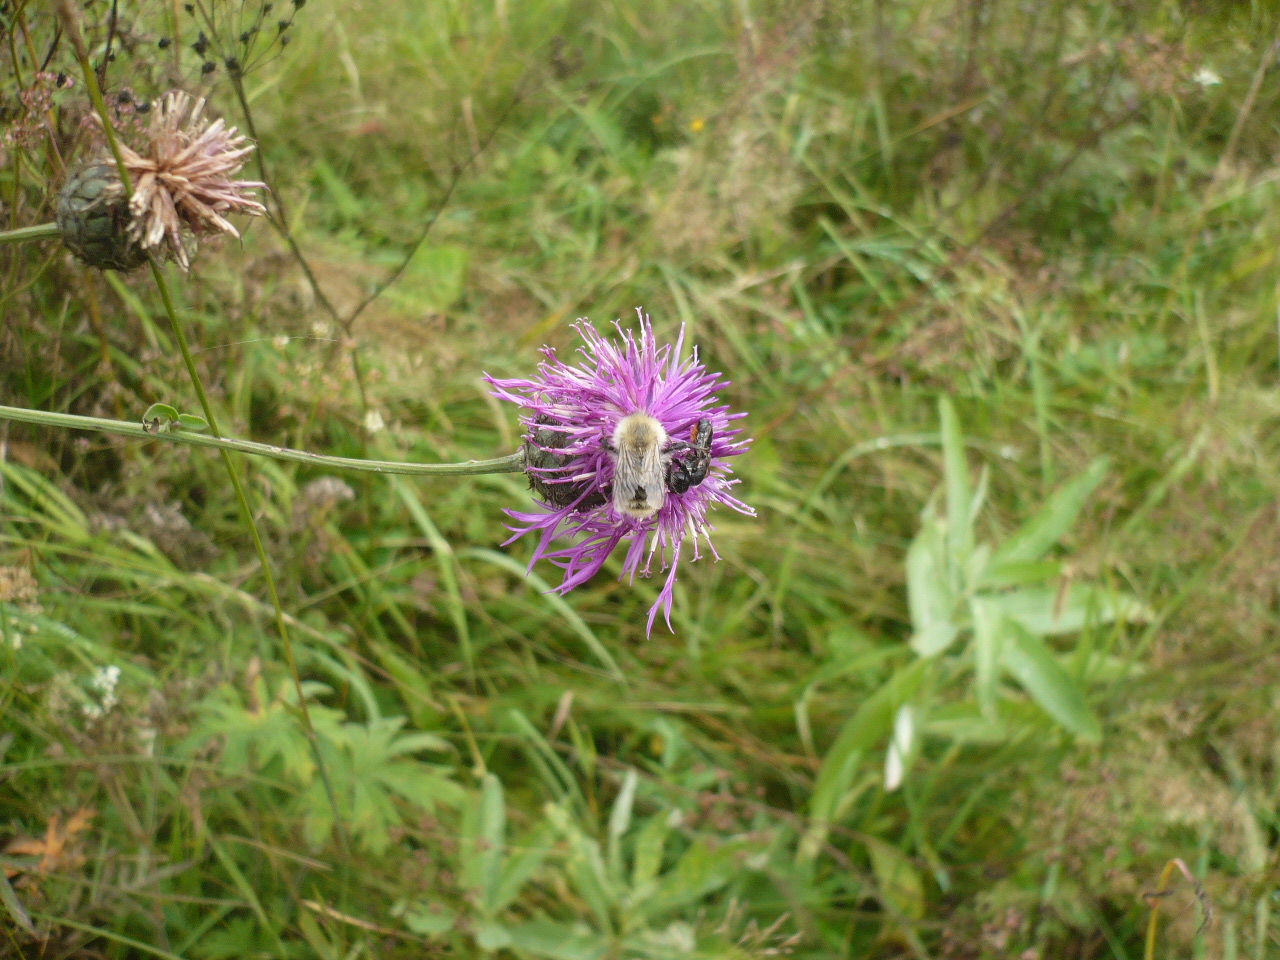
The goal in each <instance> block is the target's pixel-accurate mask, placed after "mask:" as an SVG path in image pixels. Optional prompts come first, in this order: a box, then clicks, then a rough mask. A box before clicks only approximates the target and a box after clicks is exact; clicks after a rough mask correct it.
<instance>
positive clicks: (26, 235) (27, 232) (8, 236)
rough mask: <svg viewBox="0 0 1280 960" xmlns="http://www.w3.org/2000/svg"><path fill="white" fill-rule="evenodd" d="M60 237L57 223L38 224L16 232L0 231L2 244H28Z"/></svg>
mask: <svg viewBox="0 0 1280 960" xmlns="http://www.w3.org/2000/svg"><path fill="white" fill-rule="evenodd" d="M57 235H58V225H57V224H56V223H38V224H36V225H35V226H34V227H18V229H16V230H0V243H27V242H28V241H30V240H47V239H49V237H56V236H57Z"/></svg>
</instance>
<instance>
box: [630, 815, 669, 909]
mask: <svg viewBox="0 0 1280 960" xmlns="http://www.w3.org/2000/svg"><path fill="white" fill-rule="evenodd" d="M670 831H671V825H670V821H669V820H668V815H667V814H666V813H664V812H659V813H657V814H655V815H654V816H653V817H652V818H651V819H650V820H649V822H648V823H646V824H645V825H644V827H643V828H641V830H640V834H639V836H637V837H636V841H635V843H636V849H635V854H634V859H633V861H632V864H631V893H632V896H634V897H636V898H637V899H643V898H644V897H647V896H648V895H649V893H651V892H652V891H651V890H649V889H647V888H648V887H649V885H650V883H651V882H652V881H653V879H654V878H655V877H656V876H657V875H658V871H659V870H661V869H662V857H663V852H664V851H665V849H666V845H667V834H668V833H669V832H670Z"/></svg>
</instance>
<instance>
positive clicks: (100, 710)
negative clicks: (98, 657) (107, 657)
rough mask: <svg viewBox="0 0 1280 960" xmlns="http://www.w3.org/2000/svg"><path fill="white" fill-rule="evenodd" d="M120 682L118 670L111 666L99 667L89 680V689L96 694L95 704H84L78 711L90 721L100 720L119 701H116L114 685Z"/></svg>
mask: <svg viewBox="0 0 1280 960" xmlns="http://www.w3.org/2000/svg"><path fill="white" fill-rule="evenodd" d="M119 682H120V668H119V667H117V666H115V665H114V664H112V665H111V666H109V667H99V668H98V669H97V670H95V671H93V676H92V677H91V678H90V679H89V688H90V689H91V690H93V691H94V692H96V693H97V694H98V702H97V703H86V704H84V705H83V706H82V707H81V708H80V709H81V710H82V711H83V712H84V715H85V716H86V717H88V718H89V719H90V720H100V719H102V718H103V717H104V716H106V715H107V714H108V713H110V712H111V710H112V708H113V707H115V705H116V704H117V703H119V702H120V701H119V700H117V699H116V684H118V683H119Z"/></svg>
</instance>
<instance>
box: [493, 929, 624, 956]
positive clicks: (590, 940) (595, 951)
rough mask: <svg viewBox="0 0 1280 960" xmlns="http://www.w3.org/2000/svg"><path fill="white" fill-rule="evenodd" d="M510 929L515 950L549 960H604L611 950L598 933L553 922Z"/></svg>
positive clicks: (607, 941)
mask: <svg viewBox="0 0 1280 960" xmlns="http://www.w3.org/2000/svg"><path fill="white" fill-rule="evenodd" d="M508 929H509V932H510V934H511V946H512V947H514V948H515V949H517V950H523V951H526V952H528V953H531V954H533V955H534V956H536V957H546V958H547V960H601V958H603V957H604V956H605V954H606V953H607V952H608V950H609V946H610V943H609V939H608V938H607V937H603V936H601V935H600V934H598V933H592V932H590V931H586V930H582V929H580V928H579V927H571V926H569V925H568V924H567V923H555V922H553V921H551V920H531V921H529V922H528V923H522V924H520V925H519V926H515V927H510V928H508Z"/></svg>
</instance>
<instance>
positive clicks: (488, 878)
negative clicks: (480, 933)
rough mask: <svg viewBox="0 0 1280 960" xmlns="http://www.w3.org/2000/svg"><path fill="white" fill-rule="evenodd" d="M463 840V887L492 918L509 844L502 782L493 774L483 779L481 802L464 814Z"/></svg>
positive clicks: (461, 857)
mask: <svg viewBox="0 0 1280 960" xmlns="http://www.w3.org/2000/svg"><path fill="white" fill-rule="evenodd" d="M461 839H462V843H461V845H460V848H459V851H458V854H459V860H460V861H461V863H462V882H463V885H464V886H466V887H468V888H470V889H471V890H472V891H473V892H474V893H475V894H476V896H477V899H478V900H479V902H480V904H481V906H482V907H483V909H484V913H485V915H486V916H491V915H492V913H493V910H492V906H493V903H494V898H495V896H496V894H497V890H498V880H499V877H500V875H501V870H502V855H503V847H504V846H505V844H506V805H505V803H504V801H503V796H502V781H500V780H499V779H498V778H497V777H496V776H494V775H493V774H492V773H486V774H485V776H484V783H483V784H482V785H481V787H480V799H479V802H478V803H472V804H470V805H469V806H468V807H467V809H466V811H465V812H464V815H463V820H462V837H461Z"/></svg>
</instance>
